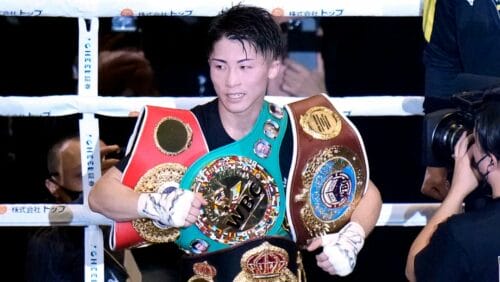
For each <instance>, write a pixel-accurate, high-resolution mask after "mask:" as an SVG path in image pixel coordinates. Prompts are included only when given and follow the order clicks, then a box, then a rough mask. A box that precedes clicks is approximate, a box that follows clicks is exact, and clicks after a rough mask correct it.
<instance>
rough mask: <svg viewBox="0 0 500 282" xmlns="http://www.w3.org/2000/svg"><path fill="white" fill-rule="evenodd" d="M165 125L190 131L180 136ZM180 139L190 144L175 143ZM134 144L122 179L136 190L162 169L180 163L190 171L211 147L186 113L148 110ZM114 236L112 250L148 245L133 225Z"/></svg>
mask: <svg viewBox="0 0 500 282" xmlns="http://www.w3.org/2000/svg"><path fill="white" fill-rule="evenodd" d="M165 121H167V122H171V123H172V124H173V125H174V126H173V127H176V126H177V127H179V125H181V127H182V126H184V127H185V128H186V129H187V130H185V131H183V130H180V131H181V133H182V134H178V133H179V131H176V132H174V131H175V129H174V131H172V129H171V127H172V126H171V125H169V126H166V127H165V126H163V125H162V123H163V124H164V123H165ZM161 127H164V128H163V129H161ZM160 130H161V131H160ZM179 135H181V137H179ZM176 138H177V139H179V138H186V140H185V142H184V141H183V140H180V141H179V140H174V141H171V139H176ZM132 140H133V141H132ZM130 142H133V143H132V147H131V148H130V149H131V152H130V159H129V162H128V165H127V167H126V168H125V170H124V173H123V178H122V183H123V184H125V185H126V186H128V187H130V189H134V187H135V186H136V185H137V183H138V182H139V180H140V179H141V177H142V176H143V175H145V174H146V173H147V172H148V171H149V170H151V169H153V168H154V167H157V166H158V165H161V164H165V163H177V164H180V165H182V166H184V167H186V168H187V167H189V166H190V165H191V164H192V163H193V162H194V161H196V160H197V159H198V158H200V157H201V156H203V155H205V154H206V153H207V152H208V145H207V143H206V140H205V137H204V135H203V132H202V130H201V127H200V124H199V123H198V120H197V119H196V116H195V115H194V114H193V113H192V112H191V111H189V110H183V109H173V108H165V107H158V106H151V105H147V106H145V107H144V109H143V111H142V112H141V115H140V116H139V118H138V121H137V124H136V126H135V129H134V134H133V135H132V137H131V141H130ZM162 142H163V143H165V142H166V143H167V144H162ZM172 142H173V143H172ZM183 142H184V143H183ZM129 147H130V145H129ZM111 232H112V234H111V235H112V236H110V245H111V248H112V249H123V248H128V247H135V246H141V245H144V244H148V242H147V241H146V240H145V239H144V238H142V237H141V236H140V235H139V233H138V232H137V231H136V230H135V228H134V227H133V225H132V221H127V222H115V223H114V226H113V228H112V231H111Z"/></svg>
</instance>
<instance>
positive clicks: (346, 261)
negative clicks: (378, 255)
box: [307, 222, 365, 276]
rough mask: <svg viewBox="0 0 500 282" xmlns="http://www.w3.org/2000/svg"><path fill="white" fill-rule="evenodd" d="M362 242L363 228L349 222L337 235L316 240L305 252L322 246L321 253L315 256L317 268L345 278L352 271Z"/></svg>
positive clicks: (363, 239) (328, 235)
mask: <svg viewBox="0 0 500 282" xmlns="http://www.w3.org/2000/svg"><path fill="white" fill-rule="evenodd" d="M364 241H365V231H364V229H363V227H361V225H359V224H358V223H356V222H349V223H348V224H347V225H346V226H344V227H343V228H342V229H341V230H340V231H339V232H337V233H332V234H327V235H323V236H321V237H320V238H316V239H315V240H314V241H312V242H311V244H310V245H309V246H308V247H307V250H308V251H314V250H315V249H317V248H318V247H319V246H323V252H322V253H320V254H319V255H317V256H316V261H317V263H318V266H319V267H320V268H321V269H323V270H324V271H326V272H328V273H329V274H330V275H339V276H346V275H348V274H350V273H351V272H352V271H353V270H354V266H356V258H357V256H358V253H359V251H360V250H361V248H363V244H364Z"/></svg>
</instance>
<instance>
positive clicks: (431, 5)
mask: <svg viewBox="0 0 500 282" xmlns="http://www.w3.org/2000/svg"><path fill="white" fill-rule="evenodd" d="M498 3H499V2H498V0H497V1H496V5H495V1H489V0H475V1H454V0H424V7H423V26H424V33H425V39H426V41H427V45H426V47H425V49H424V53H423V61H424V64H425V100H424V110H425V112H426V113H431V112H433V111H436V110H439V109H443V108H447V107H449V106H450V95H451V94H452V93H456V92H461V91H468V90H471V89H483V88H487V87H491V86H493V85H496V84H499V83H500V52H498V50H499V48H500V26H499V25H498V17H499V9H500V8H499V7H500V6H499V5H498ZM425 165H426V166H427V167H426V170H425V175H424V179H423V183H422V187H421V192H422V193H423V194H424V195H427V196H429V197H431V198H434V199H436V200H442V199H443V198H444V197H445V196H446V194H447V193H448V189H449V181H448V169H447V168H446V167H445V166H444V165H443V164H439V163H432V162H428V161H426V163H425Z"/></svg>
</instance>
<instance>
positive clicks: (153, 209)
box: [137, 187, 207, 228]
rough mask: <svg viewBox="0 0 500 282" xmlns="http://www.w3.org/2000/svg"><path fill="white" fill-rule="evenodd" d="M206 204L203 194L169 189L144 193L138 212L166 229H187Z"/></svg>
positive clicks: (140, 197)
mask: <svg viewBox="0 0 500 282" xmlns="http://www.w3.org/2000/svg"><path fill="white" fill-rule="evenodd" d="M206 204H207V201H206V200H205V199H204V198H203V197H202V196H201V194H198V193H197V194H195V193H193V192H192V191H190V190H183V189H181V188H177V187H168V188H167V189H165V190H164V191H163V192H161V193H142V194H141V195H140V196H139V201H138V203H137V212H138V213H139V215H140V216H142V217H147V218H150V219H152V220H154V221H156V222H157V223H158V224H159V225H160V226H162V227H164V228H169V227H187V226H189V225H191V224H193V223H195V222H196V220H197V218H198V216H199V215H200V211H201V207H202V206H203V205H206Z"/></svg>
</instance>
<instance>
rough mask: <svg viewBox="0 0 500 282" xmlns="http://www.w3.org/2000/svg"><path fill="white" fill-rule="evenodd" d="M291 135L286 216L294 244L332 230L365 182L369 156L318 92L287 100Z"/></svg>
mask: <svg viewBox="0 0 500 282" xmlns="http://www.w3.org/2000/svg"><path fill="white" fill-rule="evenodd" d="M286 110H287V112H288V113H289V115H290V122H291V127H292V131H293V137H294V142H293V144H294V150H293V158H292V164H291V168H290V173H289V176H288V183H287V207H288V208H287V219H288V224H289V225H290V229H291V230H290V232H291V235H292V238H293V240H294V241H296V242H297V244H298V245H299V247H304V246H305V245H307V243H308V241H309V239H311V238H314V237H317V236H321V235H323V234H328V233H333V232H337V231H338V230H339V229H340V228H342V227H343V226H344V225H345V224H346V223H347V222H348V221H349V220H350V217H351V214H352V212H353V210H354V208H355V207H356V205H357V204H358V202H359V200H360V199H361V197H362V195H363V194H364V193H365V191H366V189H367V187H368V181H369V175H368V173H369V170H368V159H367V156H366V151H365V148H364V144H363V141H362V139H361V136H360V134H359V132H358V131H357V129H356V127H355V126H354V125H353V124H352V123H351V122H350V121H349V119H347V118H346V117H344V116H343V115H342V113H340V112H338V111H337V110H336V109H335V107H334V106H333V105H332V104H331V102H330V100H329V98H328V96H326V95H324V94H321V95H316V96H311V97H309V98H306V99H303V100H300V101H297V102H293V103H290V104H288V105H286Z"/></svg>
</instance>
